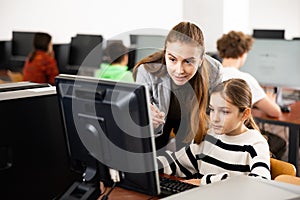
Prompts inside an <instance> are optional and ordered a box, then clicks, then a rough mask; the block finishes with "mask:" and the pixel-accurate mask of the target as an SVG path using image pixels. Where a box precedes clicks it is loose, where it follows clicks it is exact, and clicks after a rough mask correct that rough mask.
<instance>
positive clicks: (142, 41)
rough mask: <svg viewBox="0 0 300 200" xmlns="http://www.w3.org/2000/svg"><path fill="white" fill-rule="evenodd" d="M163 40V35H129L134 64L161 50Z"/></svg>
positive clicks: (164, 37)
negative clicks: (132, 48)
mask: <svg viewBox="0 0 300 200" xmlns="http://www.w3.org/2000/svg"><path fill="white" fill-rule="evenodd" d="M165 39H166V36H165V35H133V34H132V35H130V44H131V46H132V47H134V48H135V63H134V64H136V63H137V62H138V61H139V60H141V59H142V58H144V57H146V56H149V55H151V54H152V53H154V52H157V51H161V50H163V48H164V44H165Z"/></svg>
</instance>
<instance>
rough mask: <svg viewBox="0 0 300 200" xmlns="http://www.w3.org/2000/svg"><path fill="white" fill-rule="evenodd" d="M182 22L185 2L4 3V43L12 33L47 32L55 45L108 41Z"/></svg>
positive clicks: (0, 23)
mask: <svg viewBox="0 0 300 200" xmlns="http://www.w3.org/2000/svg"><path fill="white" fill-rule="evenodd" d="M170 7H172V9H170ZM181 19H182V0H163V1H161V0H151V1H140V0H129V1H124V0H51V1H49V0H1V1H0V27H1V29H0V30H1V31H0V40H8V39H11V37H12V34H11V32H12V30H18V31H47V32H49V33H50V34H51V35H52V36H53V41H54V42H55V43H64V42H69V41H70V38H71V36H74V35H76V34H77V33H88V34H102V35H103V36H104V37H105V38H106V39H108V38H110V37H116V36H119V37H123V35H124V33H126V32H128V31H133V30H136V29H145V28H153V29H164V30H166V29H170V28H171V27H172V26H173V25H175V24H176V23H178V21H179V20H181ZM155 31H159V30H154V32H155ZM136 32H139V31H136ZM146 32H148V33H149V32H152V31H149V30H148V29H147V30H146ZM122 34H123V35H122ZM120 35H121V36H120Z"/></svg>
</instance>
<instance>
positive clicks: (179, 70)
mask: <svg viewBox="0 0 300 200" xmlns="http://www.w3.org/2000/svg"><path fill="white" fill-rule="evenodd" d="M201 53H202V49H201V48H200V46H196V45H193V44H190V43H182V42H172V43H170V42H168V43H167V45H166V53H165V58H166V65H167V71H168V73H169V75H170V77H171V78H172V80H173V81H174V83H175V84H176V85H184V84H185V83H186V82H188V81H189V80H190V79H191V78H192V77H193V76H194V75H195V74H196V72H197V70H198V66H200V65H201V62H202V60H201Z"/></svg>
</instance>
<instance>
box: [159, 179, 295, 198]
mask: <svg viewBox="0 0 300 200" xmlns="http://www.w3.org/2000/svg"><path fill="white" fill-rule="evenodd" d="M199 198H201V199H209V200H214V199H216V200H219V199H226V200H233V199H243V200H248V199H249V200H255V199H272V200H282V199H293V198H295V199H296V198H297V199H299V198H300V187H299V186H294V185H291V184H286V183H281V182H275V181H271V180H265V179H259V178H254V177H249V176H235V177H232V178H229V179H226V180H223V181H219V182H216V183H212V184H208V185H206V186H200V187H199V188H194V189H191V190H189V191H185V192H182V193H179V194H176V195H172V196H169V197H167V198H164V199H166V200H170V199H184V200H189V199H199Z"/></svg>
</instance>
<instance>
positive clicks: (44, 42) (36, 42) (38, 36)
mask: <svg viewBox="0 0 300 200" xmlns="http://www.w3.org/2000/svg"><path fill="white" fill-rule="evenodd" d="M51 39H52V37H51V35H49V34H48V33H42V32H37V33H35V35H34V37H33V47H34V51H33V52H32V53H31V55H30V58H29V61H30V62H31V61H32V60H33V59H34V57H35V52H36V51H37V50H40V51H45V52H47V51H48V48H49V43H50V42H51Z"/></svg>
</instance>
